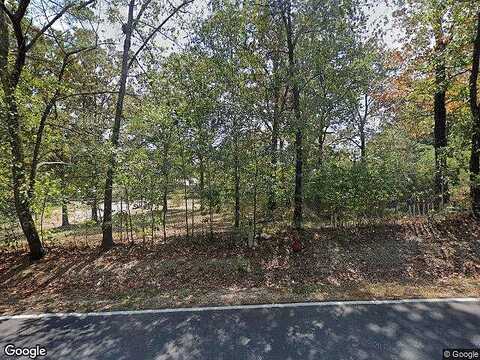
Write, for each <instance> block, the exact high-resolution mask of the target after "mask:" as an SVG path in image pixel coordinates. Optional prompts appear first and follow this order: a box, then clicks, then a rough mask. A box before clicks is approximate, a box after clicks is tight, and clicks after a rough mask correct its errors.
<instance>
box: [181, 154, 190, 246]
mask: <svg viewBox="0 0 480 360" xmlns="http://www.w3.org/2000/svg"><path fill="white" fill-rule="evenodd" d="M182 172H183V199H184V203H185V230H186V232H187V238H188V236H189V229H188V185H187V169H186V165H185V148H184V147H182Z"/></svg>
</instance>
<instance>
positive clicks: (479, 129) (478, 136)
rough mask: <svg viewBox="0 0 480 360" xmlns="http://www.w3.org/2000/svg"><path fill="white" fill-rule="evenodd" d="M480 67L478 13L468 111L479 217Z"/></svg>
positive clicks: (473, 197)
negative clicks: (470, 116)
mask: <svg viewBox="0 0 480 360" xmlns="http://www.w3.org/2000/svg"><path fill="white" fill-rule="evenodd" d="M479 67H480V12H479V13H478V14H477V32H476V37H475V42H474V49H473V62H472V72H471V74H470V82H469V85H470V110H471V112H472V123H473V124H472V150H471V154H470V197H471V204H472V212H473V214H474V216H475V217H477V218H478V217H480V177H479V175H480V107H479V104H478V98H477V97H478V95H477V92H478V85H477V82H478V73H479Z"/></svg>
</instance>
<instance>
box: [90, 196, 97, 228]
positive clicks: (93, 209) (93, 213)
mask: <svg viewBox="0 0 480 360" xmlns="http://www.w3.org/2000/svg"><path fill="white" fill-rule="evenodd" d="M91 220H92V221H94V222H95V223H96V224H98V203H97V197H96V196H95V197H94V198H93V201H92V205H91Z"/></svg>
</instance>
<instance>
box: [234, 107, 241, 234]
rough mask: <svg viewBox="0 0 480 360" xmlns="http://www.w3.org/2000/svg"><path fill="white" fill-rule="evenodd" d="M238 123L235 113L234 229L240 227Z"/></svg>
mask: <svg viewBox="0 0 480 360" xmlns="http://www.w3.org/2000/svg"><path fill="white" fill-rule="evenodd" d="M238 136H239V134H238V123H237V117H236V115H233V137H234V139H233V167H234V187H235V210H234V218H235V221H234V222H235V224H234V226H235V229H238V228H239V227H240V159H239V154H238Z"/></svg>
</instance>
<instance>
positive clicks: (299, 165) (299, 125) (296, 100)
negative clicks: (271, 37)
mask: <svg viewBox="0 0 480 360" xmlns="http://www.w3.org/2000/svg"><path fill="white" fill-rule="evenodd" d="M282 18H283V23H284V26H285V32H286V36H287V48H288V75H289V80H290V84H291V91H292V101H293V112H294V115H295V194H294V211H293V226H294V227H295V229H301V228H302V226H303V122H302V115H301V111H300V90H299V87H298V79H297V73H296V60H295V45H296V41H295V40H294V38H293V25H292V14H291V2H290V0H287V1H286V2H285V5H284V9H282Z"/></svg>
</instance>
